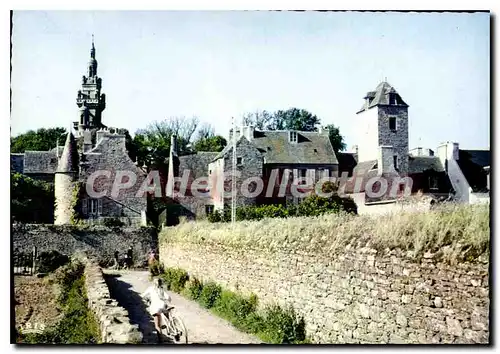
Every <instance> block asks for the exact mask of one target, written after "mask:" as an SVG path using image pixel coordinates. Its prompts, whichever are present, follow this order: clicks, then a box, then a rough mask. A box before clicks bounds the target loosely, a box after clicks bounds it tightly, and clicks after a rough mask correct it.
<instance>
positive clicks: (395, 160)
mask: <svg viewBox="0 0 500 354" xmlns="http://www.w3.org/2000/svg"><path fill="white" fill-rule="evenodd" d="M393 159H394V169H395V170H396V171H397V170H398V156H397V155H394V156H393Z"/></svg>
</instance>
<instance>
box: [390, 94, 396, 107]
mask: <svg viewBox="0 0 500 354" xmlns="http://www.w3.org/2000/svg"><path fill="white" fill-rule="evenodd" d="M389 104H390V105H392V106H395V105H397V104H398V100H397V97H396V93H394V92H391V93H389Z"/></svg>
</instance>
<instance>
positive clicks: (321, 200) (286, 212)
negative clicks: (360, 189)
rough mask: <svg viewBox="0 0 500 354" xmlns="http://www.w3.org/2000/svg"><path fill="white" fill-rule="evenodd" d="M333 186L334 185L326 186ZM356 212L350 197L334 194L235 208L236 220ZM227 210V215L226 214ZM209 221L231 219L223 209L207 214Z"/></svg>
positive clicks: (354, 204)
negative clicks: (294, 202) (300, 200)
mask: <svg viewBox="0 0 500 354" xmlns="http://www.w3.org/2000/svg"><path fill="white" fill-rule="evenodd" d="M329 188H334V187H328V188H327V189H329ZM341 211H345V212H347V213H352V214H357V206H356V203H355V202H354V200H353V199H352V198H350V197H347V198H342V197H339V196H338V195H336V194H334V195H332V196H331V197H328V198H326V197H320V196H318V195H315V194H313V195H310V196H309V197H307V198H304V199H303V200H302V202H301V203H299V204H297V205H295V204H290V205H287V206H285V205H283V204H268V205H248V206H243V207H239V208H237V209H236V220H238V221H242V220H262V219H264V218H287V217H290V216H318V215H323V214H328V213H340V212H341ZM228 212H229V215H227V214H228ZM208 221H210V222H226V221H231V215H230V210H225V214H222V213H221V212H214V213H213V214H211V215H209V216H208Z"/></svg>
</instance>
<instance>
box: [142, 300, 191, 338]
mask: <svg viewBox="0 0 500 354" xmlns="http://www.w3.org/2000/svg"><path fill="white" fill-rule="evenodd" d="M146 303H147V304H149V303H150V301H149V300H146ZM174 308H175V307H174V306H168V307H167V308H166V309H164V310H163V311H162V312H161V326H160V329H161V333H160V334H161V335H164V336H165V337H167V338H169V339H171V340H172V342H173V343H175V344H182V343H185V344H188V333H187V329H186V326H185V325H184V322H183V321H182V320H181V319H180V318H179V317H177V316H176V315H174V314H173V313H172V310H173V309H174Z"/></svg>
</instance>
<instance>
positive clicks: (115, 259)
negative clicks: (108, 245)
mask: <svg viewBox="0 0 500 354" xmlns="http://www.w3.org/2000/svg"><path fill="white" fill-rule="evenodd" d="M119 255H120V254H119V253H118V251H115V254H114V258H113V261H114V263H113V265H112V266H111V268H112V269H119V268H120V259H119V258H118V257H119Z"/></svg>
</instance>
